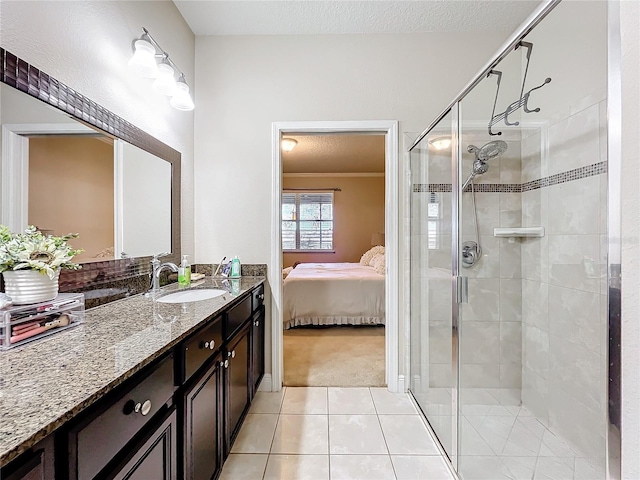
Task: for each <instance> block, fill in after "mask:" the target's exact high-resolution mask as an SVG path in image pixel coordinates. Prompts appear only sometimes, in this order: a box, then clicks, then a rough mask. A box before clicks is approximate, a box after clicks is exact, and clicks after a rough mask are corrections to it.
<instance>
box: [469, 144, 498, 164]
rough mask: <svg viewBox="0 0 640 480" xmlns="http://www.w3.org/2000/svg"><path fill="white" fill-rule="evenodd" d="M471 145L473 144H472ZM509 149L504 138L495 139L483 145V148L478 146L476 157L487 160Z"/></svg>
mask: <svg viewBox="0 0 640 480" xmlns="http://www.w3.org/2000/svg"><path fill="white" fill-rule="evenodd" d="M470 147H471V146H470ZM506 151H507V143H506V142H503V141H502V140H494V141H493V142H489V143H487V144H485V145H483V146H482V148H479V149H478V148H476V152H474V153H475V155H476V158H477V159H478V160H482V161H484V162H486V161H487V160H491V159H492V158H495V157H497V156H498V155H500V154H501V153H504V152H506Z"/></svg>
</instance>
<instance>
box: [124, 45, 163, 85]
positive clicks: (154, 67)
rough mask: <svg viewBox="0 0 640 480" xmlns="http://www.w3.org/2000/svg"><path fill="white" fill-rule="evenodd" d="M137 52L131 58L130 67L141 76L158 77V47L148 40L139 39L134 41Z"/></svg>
mask: <svg viewBox="0 0 640 480" xmlns="http://www.w3.org/2000/svg"><path fill="white" fill-rule="evenodd" d="M134 46H135V52H134V53H133V56H132V57H131V58H130V59H129V62H128V65H129V68H130V69H131V70H132V71H134V72H135V73H137V74H138V75H140V76H143V77H146V78H156V77H157V76H158V63H157V62H156V48H155V47H154V46H153V45H152V44H151V43H150V42H148V41H147V40H143V39H138V40H136V41H135V42H134Z"/></svg>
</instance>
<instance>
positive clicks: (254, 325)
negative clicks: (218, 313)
mask: <svg viewBox="0 0 640 480" xmlns="http://www.w3.org/2000/svg"><path fill="white" fill-rule="evenodd" d="M264 319H265V314H264V307H262V306H261V307H260V309H259V310H258V311H257V312H255V313H254V314H253V317H252V318H251V398H252V399H253V397H254V395H255V394H256V391H257V390H258V386H259V385H260V380H262V377H263V376H264Z"/></svg>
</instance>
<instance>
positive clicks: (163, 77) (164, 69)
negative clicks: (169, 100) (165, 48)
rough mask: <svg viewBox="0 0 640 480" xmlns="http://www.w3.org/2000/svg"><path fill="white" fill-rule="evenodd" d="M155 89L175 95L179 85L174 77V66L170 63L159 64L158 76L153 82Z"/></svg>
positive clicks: (161, 92) (163, 93)
mask: <svg viewBox="0 0 640 480" xmlns="http://www.w3.org/2000/svg"><path fill="white" fill-rule="evenodd" d="M153 89H154V90H155V91H156V92H157V93H159V94H161V95H166V96H168V97H171V96H173V95H175V93H176V90H177V87H176V80H175V78H174V77H173V68H172V67H171V65H169V64H168V63H161V64H160V65H158V78H156V79H155V81H154V82H153Z"/></svg>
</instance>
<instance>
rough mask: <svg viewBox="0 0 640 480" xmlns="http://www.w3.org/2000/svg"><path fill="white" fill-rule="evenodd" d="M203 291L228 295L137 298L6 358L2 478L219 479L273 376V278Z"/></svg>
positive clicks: (213, 284)
mask: <svg viewBox="0 0 640 480" xmlns="http://www.w3.org/2000/svg"><path fill="white" fill-rule="evenodd" d="M231 282H237V284H236V285H233V286H232V285H230V283H231ZM194 288H196V289H200V288H202V289H204V288H218V289H225V288H226V289H228V290H229V293H227V294H224V295H221V296H219V297H216V298H212V299H208V300H201V301H195V302H185V303H161V302H158V301H155V300H153V299H151V298H146V297H145V296H144V295H137V296H134V297H131V298H128V299H124V300H120V301H116V302H113V303H110V304H107V305H104V306H100V307H96V308H93V309H90V310H88V311H87V312H86V316H85V322H84V323H83V324H82V325H80V326H78V327H76V328H74V329H72V330H69V331H66V332H61V333H60V334H58V335H54V336H52V337H49V338H47V339H44V340H42V341H39V342H34V343H33V344H31V345H27V346H25V347H22V348H18V349H16V350H15V351H10V352H5V353H6V355H2V357H0V362H1V364H2V370H1V372H2V373H1V374H0V376H1V378H0V403H2V411H3V419H2V422H1V423H0V466H1V467H0V478H2V479H4V480H18V479H21V480H22V479H29V480H32V479H53V478H56V479H67V478H68V479H78V480H87V479H93V478H101V479H102V478H104V479H124V478H131V479H144V480H150V479H158V480H160V479H163V480H164V479H166V480H169V479H179V478H184V479H211V478H217V476H218V475H219V473H220V471H221V469H222V464H223V462H224V459H225V458H226V457H227V456H228V454H229V452H230V450H231V447H232V445H233V442H234V440H235V436H236V435H237V433H238V430H239V429H240V426H241V424H242V421H243V419H244V416H245V415H246V412H247V411H248V409H249V406H250V404H251V401H252V399H253V397H254V395H255V393H256V390H257V388H258V385H259V383H260V380H261V379H262V376H263V375H264V322H265V309H264V305H263V303H264V278H262V277H242V278H241V279H237V280H235V279H234V280H225V281H224V283H223V282H222V281H221V280H219V279H213V278H211V277H208V278H206V279H205V280H204V282H203V283H201V284H199V285H197V286H196V287H194ZM178 290H179V287H178V286H177V285H170V286H168V287H165V289H163V294H165V293H170V292H173V291H178ZM231 292H234V293H231ZM235 292H237V293H235Z"/></svg>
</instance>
